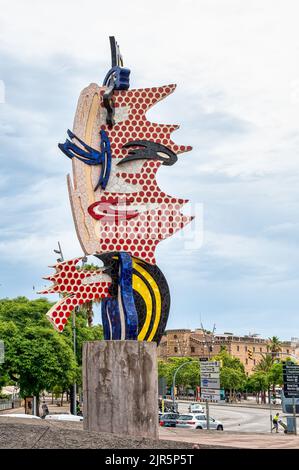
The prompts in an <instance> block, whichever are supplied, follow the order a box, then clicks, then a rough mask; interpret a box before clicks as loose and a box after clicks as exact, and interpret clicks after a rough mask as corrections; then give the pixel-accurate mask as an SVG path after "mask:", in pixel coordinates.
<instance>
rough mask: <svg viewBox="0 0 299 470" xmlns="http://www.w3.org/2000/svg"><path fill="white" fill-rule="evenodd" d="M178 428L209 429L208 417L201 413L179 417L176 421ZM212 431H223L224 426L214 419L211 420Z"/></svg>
mask: <svg viewBox="0 0 299 470" xmlns="http://www.w3.org/2000/svg"><path fill="white" fill-rule="evenodd" d="M176 427H177V428H191V429H207V417H206V415H204V414H201V413H193V414H191V413H190V414H185V415H179V417H178V419H177V421H176ZM210 429H216V430H217V431H223V424H222V423H221V422H220V421H217V420H216V419H214V418H210Z"/></svg>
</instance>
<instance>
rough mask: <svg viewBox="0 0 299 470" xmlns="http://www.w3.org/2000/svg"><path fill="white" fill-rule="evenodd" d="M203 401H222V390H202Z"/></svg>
mask: <svg viewBox="0 0 299 470" xmlns="http://www.w3.org/2000/svg"><path fill="white" fill-rule="evenodd" d="M201 399H202V400H208V401H220V390H214V389H212V388H202V389H201Z"/></svg>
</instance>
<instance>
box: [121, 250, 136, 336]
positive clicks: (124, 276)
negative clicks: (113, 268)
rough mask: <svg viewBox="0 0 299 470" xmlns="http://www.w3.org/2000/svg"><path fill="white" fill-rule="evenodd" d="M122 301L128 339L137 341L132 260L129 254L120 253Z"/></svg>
mask: <svg viewBox="0 0 299 470" xmlns="http://www.w3.org/2000/svg"><path fill="white" fill-rule="evenodd" d="M119 262H120V276H119V283H120V288H121V299H119V301H121V302H122V307H123V311H124V314H125V327H126V334H125V338H126V339H133V340H137V336H138V315H137V311H136V307H135V302H134V296H133V287H132V274H133V268H132V258H131V256H130V255H129V254H128V253H123V252H121V253H119Z"/></svg>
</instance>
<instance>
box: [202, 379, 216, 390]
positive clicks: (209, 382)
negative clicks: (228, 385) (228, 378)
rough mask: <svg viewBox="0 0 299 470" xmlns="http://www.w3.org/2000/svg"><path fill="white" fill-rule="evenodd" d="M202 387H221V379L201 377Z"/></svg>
mask: <svg viewBox="0 0 299 470" xmlns="http://www.w3.org/2000/svg"><path fill="white" fill-rule="evenodd" d="M201 387H202V388H212V389H217V390H219V389H220V379H219V378H217V379H205V378H202V379H201Z"/></svg>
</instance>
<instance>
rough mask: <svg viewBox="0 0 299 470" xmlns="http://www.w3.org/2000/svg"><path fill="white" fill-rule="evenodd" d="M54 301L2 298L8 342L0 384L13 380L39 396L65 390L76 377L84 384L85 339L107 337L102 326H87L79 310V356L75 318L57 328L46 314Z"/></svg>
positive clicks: (1, 329)
mask: <svg viewBox="0 0 299 470" xmlns="http://www.w3.org/2000/svg"><path fill="white" fill-rule="evenodd" d="M52 305H53V303H50V302H48V300H47V299H45V298H39V299H36V300H28V299H27V298H26V297H17V298H15V299H1V300H0V338H1V339H2V340H4V344H5V362H4V364H2V365H0V377H1V383H0V385H1V386H3V385H5V384H7V383H8V382H11V381H13V383H17V384H18V385H19V386H20V390H21V395H22V396H26V395H36V396H37V397H38V396H39V394H40V392H41V391H43V390H49V391H51V390H54V389H55V390H56V391H57V390H58V389H59V390H61V393H63V392H65V391H67V390H68V389H69V387H70V385H71V384H72V383H74V381H75V380H76V382H77V383H78V385H80V384H81V376H82V374H81V364H82V345H83V342H84V341H94V340H100V339H102V338H103V330H102V327H101V326H100V325H96V326H93V327H87V325H86V317H85V313H84V312H81V311H79V312H78V313H77V314H76V334H77V342H76V345H77V347H76V351H77V355H76V358H75V356H74V353H73V333H72V325H71V321H68V323H67V325H66V327H65V330H64V331H63V333H59V332H57V331H56V330H55V329H54V328H53V326H52V325H51V323H50V322H49V320H48V319H47V317H46V313H47V311H48V310H49V309H50V308H51V306H52Z"/></svg>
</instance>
